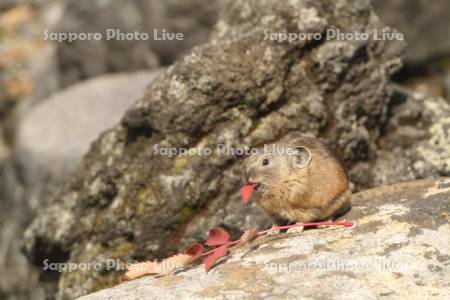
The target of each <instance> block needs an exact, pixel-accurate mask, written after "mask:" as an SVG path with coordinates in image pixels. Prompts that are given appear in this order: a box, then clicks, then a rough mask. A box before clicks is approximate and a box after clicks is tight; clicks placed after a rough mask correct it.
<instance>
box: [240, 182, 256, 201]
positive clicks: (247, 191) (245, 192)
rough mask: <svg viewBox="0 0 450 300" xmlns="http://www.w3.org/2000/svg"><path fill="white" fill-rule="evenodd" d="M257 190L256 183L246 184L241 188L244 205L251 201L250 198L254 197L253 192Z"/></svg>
mask: <svg viewBox="0 0 450 300" xmlns="http://www.w3.org/2000/svg"><path fill="white" fill-rule="evenodd" d="M255 188H256V184H255V183H250V184H246V185H244V186H243V187H242V188H241V190H240V193H241V197H242V201H243V202H244V204H247V203H248V200H249V199H250V196H251V195H252V193H253V190H254V189H255Z"/></svg>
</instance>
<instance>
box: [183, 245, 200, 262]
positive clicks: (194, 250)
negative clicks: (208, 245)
mask: <svg viewBox="0 0 450 300" xmlns="http://www.w3.org/2000/svg"><path fill="white" fill-rule="evenodd" d="M202 253H203V245H202V244H200V243H195V244H192V245H191V246H189V248H187V250H186V254H188V255H191V256H192V257H195V258H194V259H193V260H195V259H197V258H199V257H200V256H201V255H202Z"/></svg>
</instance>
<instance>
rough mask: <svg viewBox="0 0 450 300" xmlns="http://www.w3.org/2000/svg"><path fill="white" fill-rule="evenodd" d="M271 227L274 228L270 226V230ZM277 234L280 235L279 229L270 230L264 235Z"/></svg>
mask: <svg viewBox="0 0 450 300" xmlns="http://www.w3.org/2000/svg"><path fill="white" fill-rule="evenodd" d="M273 227H274V226H272V228H271V229H273ZM277 234H280V229H274V230H271V231H269V232H267V233H266V235H277Z"/></svg>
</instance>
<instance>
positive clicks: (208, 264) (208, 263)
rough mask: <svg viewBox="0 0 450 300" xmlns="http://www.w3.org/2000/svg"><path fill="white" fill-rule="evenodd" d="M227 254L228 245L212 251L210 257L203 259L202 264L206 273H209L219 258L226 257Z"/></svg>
mask: <svg viewBox="0 0 450 300" xmlns="http://www.w3.org/2000/svg"><path fill="white" fill-rule="evenodd" d="M227 252H228V245H223V246H220V247H219V248H217V249H216V250H214V252H213V254H212V255H210V256H208V257H207V258H205V262H204V263H205V269H206V271H209V270H210V269H211V268H212V266H213V265H214V263H215V262H216V261H217V260H218V259H219V258H221V257H224V256H226V255H227Z"/></svg>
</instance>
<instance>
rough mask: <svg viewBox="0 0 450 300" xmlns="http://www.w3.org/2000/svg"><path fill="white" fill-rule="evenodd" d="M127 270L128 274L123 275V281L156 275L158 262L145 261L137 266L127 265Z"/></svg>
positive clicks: (136, 264)
mask: <svg viewBox="0 0 450 300" xmlns="http://www.w3.org/2000/svg"><path fill="white" fill-rule="evenodd" d="M125 267H126V268H127V270H128V271H127V272H126V273H125V274H124V275H123V277H122V279H123V280H133V279H136V278H139V277H142V276H145V275H148V274H155V272H157V270H158V262H157V261H150V260H147V261H143V262H140V263H135V264H127V265H126V266H125Z"/></svg>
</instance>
